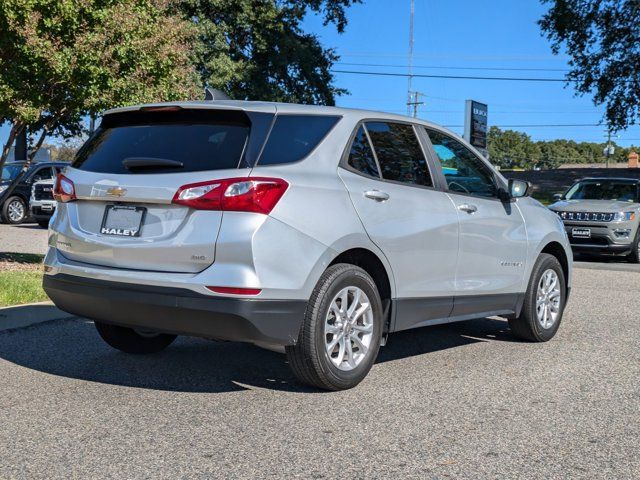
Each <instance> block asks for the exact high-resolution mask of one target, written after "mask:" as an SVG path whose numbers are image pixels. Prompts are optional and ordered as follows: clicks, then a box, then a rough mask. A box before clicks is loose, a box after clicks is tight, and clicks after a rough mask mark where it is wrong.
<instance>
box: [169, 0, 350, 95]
mask: <svg viewBox="0 0 640 480" xmlns="http://www.w3.org/2000/svg"><path fill="white" fill-rule="evenodd" d="M360 1H361V0H183V1H181V2H179V3H178V4H177V7H178V8H179V10H180V11H181V12H182V14H183V15H184V16H185V17H186V18H189V19H192V20H193V22H194V24H195V25H196V27H197V29H198V41H197V43H196V48H195V57H196V66H197V70H198V73H199V74H200V76H201V78H202V82H203V83H204V84H205V85H208V86H210V87H215V88H218V89H220V90H222V91H224V92H226V93H227V94H229V95H230V96H231V97H232V98H235V99H238V100H244V99H248V100H272V101H286V102H299V103H310V104H326V105H333V104H334V103H335V97H336V96H337V95H339V94H342V93H345V91H344V90H342V89H340V88H337V87H336V86H335V85H334V83H333V75H332V74H331V71H330V70H331V67H332V65H333V63H334V62H335V61H336V60H337V56H336V54H335V52H334V51H333V50H332V49H330V48H324V47H322V45H321V44H320V42H319V40H318V37H317V36H315V35H312V34H309V33H306V32H304V31H303V30H302V28H301V26H300V24H301V22H302V20H303V19H304V17H305V15H307V14H308V13H317V14H320V15H322V16H323V18H324V23H325V25H327V24H329V23H331V24H334V25H335V26H336V28H337V29H338V31H339V32H342V31H343V30H344V28H345V25H346V23H347V20H346V15H345V9H346V8H348V7H350V6H351V5H352V4H355V3H360Z"/></svg>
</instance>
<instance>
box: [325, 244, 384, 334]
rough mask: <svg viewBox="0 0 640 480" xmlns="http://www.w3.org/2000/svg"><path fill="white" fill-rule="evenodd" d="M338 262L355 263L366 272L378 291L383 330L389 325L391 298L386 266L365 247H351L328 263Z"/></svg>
mask: <svg viewBox="0 0 640 480" xmlns="http://www.w3.org/2000/svg"><path fill="white" fill-rule="evenodd" d="M338 263H348V264H351V265H356V266H358V267H360V268H362V269H363V270H364V271H365V272H367V273H368V274H369V275H370V276H371V278H372V279H373V281H374V282H375V284H376V286H377V287H378V292H379V293H380V298H381V300H382V306H383V308H384V310H385V315H386V322H385V331H387V330H388V329H389V327H390V319H391V299H392V298H393V292H394V289H393V277H392V276H391V274H390V272H388V271H387V267H386V265H385V264H384V262H383V261H382V260H381V259H380V257H379V256H378V255H376V254H375V253H374V252H372V251H371V250H369V249H367V248H362V247H358V248H351V249H349V250H345V251H343V252H342V253H340V254H338V255H337V256H336V257H335V258H334V259H333V260H332V261H331V263H330V264H329V265H328V266H329V267H330V266H331V265H336V264H338Z"/></svg>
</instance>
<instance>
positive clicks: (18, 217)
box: [0, 196, 27, 225]
mask: <svg viewBox="0 0 640 480" xmlns="http://www.w3.org/2000/svg"><path fill="white" fill-rule="evenodd" d="M0 213H2V221H3V222H4V223H8V224H10V225H18V224H20V223H22V222H23V221H24V220H25V219H26V218H27V204H26V203H25V201H24V200H22V198H20V197H15V196H14V197H9V198H8V199H7V201H6V202H4V205H3V206H2V212H0Z"/></svg>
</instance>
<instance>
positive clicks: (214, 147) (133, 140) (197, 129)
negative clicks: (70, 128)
mask: <svg viewBox="0 0 640 480" xmlns="http://www.w3.org/2000/svg"><path fill="white" fill-rule="evenodd" d="M249 131H250V127H249V122H248V119H246V117H244V116H243V114H242V113H241V112H224V111H213V110H209V111H195V110H194V111H180V112H168V113H153V114H151V113H145V112H127V113H126V114H112V115H107V116H105V117H104V119H103V120H102V123H101V125H100V128H98V130H97V131H96V133H95V134H94V135H93V136H92V137H91V138H90V139H89V140H88V141H87V142H86V143H85V144H84V145H83V146H82V148H81V149H80V151H79V152H78V154H77V156H76V159H75V161H74V162H73V166H74V167H75V168H80V169H81V170H89V171H92V172H101V173H168V172H194V171H202V170H219V169H225V168H237V167H238V164H239V163H240V160H241V158H242V154H243V151H244V148H245V145H246V143H247V138H248V136H249ZM127 158H135V159H149V160H151V163H153V162H152V161H153V160H154V159H158V160H174V161H177V162H181V163H182V166H170V167H168V166H166V165H165V166H157V167H149V166H147V167H144V168H139V167H138V168H132V169H127V168H125V166H124V165H123V163H122V162H123V160H125V159H127Z"/></svg>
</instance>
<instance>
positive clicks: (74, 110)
mask: <svg viewBox="0 0 640 480" xmlns="http://www.w3.org/2000/svg"><path fill="white" fill-rule="evenodd" d="M168 7H169V3H168V2H167V1H164V0H113V1H85V2H77V1H75V0H30V1H22V0H0V124H1V123H3V122H10V123H11V131H10V134H9V141H8V142H7V145H6V146H5V148H4V149H3V152H2V157H1V158H0V168H2V165H3V164H4V162H5V161H6V158H7V154H8V151H9V148H10V146H11V144H12V143H13V140H14V138H15V137H16V135H17V134H18V133H20V132H21V131H23V130H24V129H28V131H29V133H30V138H31V142H30V154H29V157H30V158H32V157H33V155H34V154H35V152H36V151H37V150H38V148H39V147H40V146H41V145H42V143H43V142H44V141H45V139H46V137H47V136H48V135H51V134H54V135H58V136H62V137H64V138H67V137H71V136H76V135H78V134H79V133H80V132H81V131H82V130H83V127H82V122H81V119H82V117H83V116H85V115H97V114H99V113H100V112H102V111H103V110H105V109H107V108H112V107H117V106H122V105H128V104H132V103H141V102H152V101H164V100H175V99H189V98H193V97H194V96H196V95H198V96H199V88H198V81H197V75H196V72H195V70H194V68H193V67H192V63H191V57H190V55H191V49H190V45H191V43H192V40H193V39H194V38H195V33H196V32H195V28H194V27H193V25H192V24H191V23H190V22H188V21H186V20H184V19H182V18H181V17H180V16H178V15H175V14H172V13H171V12H169V10H168Z"/></svg>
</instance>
